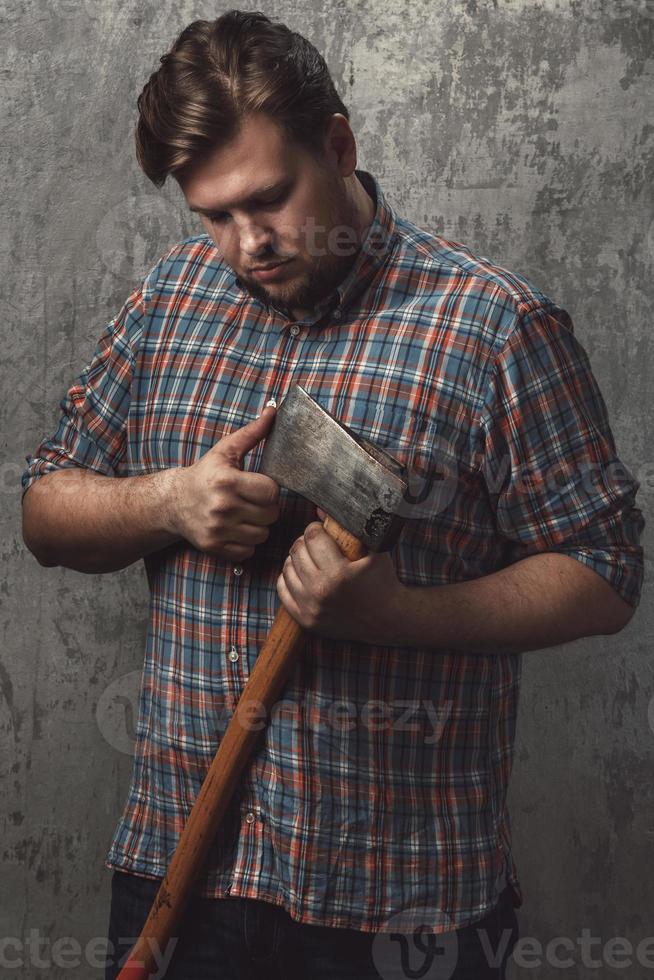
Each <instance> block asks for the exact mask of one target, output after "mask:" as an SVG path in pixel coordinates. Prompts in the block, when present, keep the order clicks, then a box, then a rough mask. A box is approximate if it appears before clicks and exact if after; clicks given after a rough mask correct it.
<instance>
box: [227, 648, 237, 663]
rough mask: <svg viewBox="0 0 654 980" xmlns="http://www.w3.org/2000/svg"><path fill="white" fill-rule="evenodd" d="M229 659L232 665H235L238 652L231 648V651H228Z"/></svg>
mask: <svg viewBox="0 0 654 980" xmlns="http://www.w3.org/2000/svg"><path fill="white" fill-rule="evenodd" d="M229 659H230V660H231V662H232V663H233V664H235V663H236V661H237V660H238V650H237V649H236V647H232V649H231V650H230V651H229Z"/></svg>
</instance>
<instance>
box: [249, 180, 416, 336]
mask: <svg viewBox="0 0 654 980" xmlns="http://www.w3.org/2000/svg"><path fill="white" fill-rule="evenodd" d="M355 174H356V175H357V177H358V178H359V180H360V181H361V183H362V184H363V186H364V187H365V189H366V190H367V191H368V193H369V194H370V196H371V197H372V198H373V200H374V201H375V213H374V216H373V219H372V221H371V223H370V225H369V227H368V230H367V232H366V235H365V238H364V239H363V242H362V243H361V248H360V249H359V251H358V252H357V255H356V258H355V260H354V263H353V265H352V267H351V269H350V271H349V272H348V273H347V275H346V276H345V278H344V279H343V280H341V282H340V283H339V285H338V286H337V287H336V288H335V289H334V291H333V292H332V293H331V294H330V295H329V296H328V297H326V298H325V299H323V300H322V301H321V302H320V303H318V304H316V306H315V307H314V310H313V312H312V314H311V315H310V317H308V318H307V319H308V320H310V321H312V322H313V321H315V320H318V319H320V318H321V317H323V316H324V315H325V313H326V312H328V311H329V312H330V313H332V314H333V313H334V312H335V311H336V310H337V309H338V310H339V311H344V310H345V309H346V308H347V307H348V306H350V305H351V303H352V302H353V301H354V299H356V297H357V296H358V295H359V294H360V293H361V292H362V291H363V290H364V289H365V288H366V286H367V285H368V284H369V283H370V281H371V280H372V278H373V277H374V275H375V273H376V272H377V271H378V270H379V269H380V268H381V266H383V265H384V264H385V262H386V261H387V259H388V257H389V255H390V253H391V251H392V250H393V246H394V244H395V242H396V241H397V239H398V237H399V232H398V227H397V222H398V218H397V213H396V212H395V210H394V209H393V208H392V207H391V205H390V204H389V203H388V201H387V199H386V196H385V195H384V192H383V191H382V189H381V187H380V185H379V182H378V181H377V180H376V178H375V177H374V176H373V175H372V174H370V173H368V171H366V170H355ZM234 285H235V286H237V287H238V288H239V289H241V290H242V291H243V292H247V290H245V288H244V286H243V284H242V283H241V280H240V279H239V278H238V277H237V276H236V275H235V276H234Z"/></svg>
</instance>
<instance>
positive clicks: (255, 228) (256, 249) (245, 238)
mask: <svg viewBox="0 0 654 980" xmlns="http://www.w3.org/2000/svg"><path fill="white" fill-rule="evenodd" d="M240 236H241V237H240V246H241V251H242V252H245V254H246V255H249V256H251V257H252V258H256V256H258V255H260V254H261V253H262V252H267V251H268V250H269V249H272V248H273V246H274V243H275V235H274V232H273V230H272V229H271V228H264V227H263V226H262V225H257V224H248V225H247V226H245V227H243V228H241V230H240Z"/></svg>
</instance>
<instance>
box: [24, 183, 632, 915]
mask: <svg viewBox="0 0 654 980" xmlns="http://www.w3.org/2000/svg"><path fill="white" fill-rule="evenodd" d="M357 173H358V176H359V177H360V179H361V180H363V181H364V183H365V184H366V186H367V187H368V189H369V190H370V192H371V193H372V194H373V195H374V197H375V199H376V213H375V217H374V220H373V223H372V225H371V227H370V229H369V231H368V235H367V237H366V239H365V241H364V243H363V246H362V248H361V251H360V252H359V253H358V255H357V257H356V260H355V262H354V264H353V267H352V269H351V271H350V273H349V274H348V275H347V277H346V278H345V279H344V280H343V281H342V283H341V284H340V286H339V288H338V289H337V290H335V291H334V292H333V293H332V294H331V295H330V296H329V297H327V298H326V300H325V301H324V302H323V303H321V304H320V305H319V306H317V307H316V308H315V310H314V313H313V315H312V316H311V317H309V318H307V319H305V320H301V321H298V322H296V323H293V322H291V321H290V320H289V319H288V317H287V316H286V315H285V314H284V312H283V311H281V310H279V309H277V308H276V307H274V306H266V305H265V304H263V303H262V302H260V301H259V300H257V299H254V298H252V297H251V296H250V294H248V293H247V291H246V290H245V289H244V288H243V287H242V285H241V283H240V281H239V279H238V278H237V276H236V275H235V273H234V271H233V270H232V269H231V268H230V267H229V266H227V265H226V264H225V263H224V262H223V261H222V260H221V259H220V257H219V255H218V253H217V251H216V249H215V247H214V245H213V243H212V241H211V239H210V238H209V237H208V236H207V235H206V234H202V235H198V236H194V237H191V238H188V239H186V240H184V241H182V242H181V243H178V244H176V245H175V246H174V247H173V248H172V249H170V250H169V251H168V252H167V254H165V255H164V256H163V257H162V258H161V259H160V261H159V262H158V263H157V264H156V265H155V266H154V267H153V269H152V270H151V271H150V272H149V274H148V275H147V276H146V277H145V278H144V279H143V281H142V282H141V283H139V285H138V286H137V288H135V289H134V290H133V292H132V293H131V295H130V296H129V297H128V299H127V300H126V301H125V304H124V306H123V307H122V309H121V310H120V312H119V313H118V314H117V315H116V316H115V317H114V319H112V320H111V322H110V323H109V324H108V326H107V328H106V330H105V331H104V333H103V335H102V336H101V338H100V340H99V343H98V346H97V349H96V351H95V354H94V356H93V358H92V360H91V361H90V363H89V364H88V366H87V367H86V368H85V369H84V370H83V371H82V373H81V374H80V375H79V378H78V379H77V380H76V381H75V383H74V384H73V385H72V386H71V387H70V389H69V391H68V392H67V394H66V395H65V396H64V398H63V399H62V401H61V408H62V411H63V414H62V416H61V420H60V422H59V427H58V429H57V431H56V433H55V435H54V436H53V437H52V438H46V439H44V440H43V442H42V443H41V445H40V446H39V447H38V449H37V450H36V452H35V455H34V456H32V457H27V462H28V469H27V470H26V472H25V473H24V476H23V481H22V482H23V489H24V490H26V489H27V488H28V487H29V486H30V485H31V483H33V482H34V481H35V480H36V479H38V478H39V477H40V476H42V475H43V474H46V473H49V472H51V471H53V470H57V469H60V468H62V467H67V466H81V467H88V468H90V469H91V470H94V471H96V472H97V473H101V474H105V475H107V476H116V477H121V476H128V475H129V476H133V475H138V474H144V473H151V472H153V471H155V470H161V469H164V468H168V467H176V466H188V465H190V464H192V463H193V462H195V461H196V460H197V459H199V458H200V457H201V456H202V454H203V453H205V452H206V451H207V450H208V449H209V448H210V447H211V446H213V445H214V444H215V443H216V442H217V440H219V439H220V438H221V437H222V436H224V435H226V434H227V433H229V432H232V431H233V430H235V429H237V428H240V427H241V426H243V425H245V424H246V423H247V422H249V421H251V420H253V419H254V418H256V416H257V415H258V414H259V413H260V412H261V411H262V410H263V408H264V406H265V404H266V402H267V401H268V400H269V399H270V398H275V399H276V400H277V402H278V403H279V402H280V400H281V399H282V398H283V397H284V395H285V394H286V392H287V391H288V390H289V388H290V387H291V386H292V385H294V384H295V383H300V384H302V385H303V386H304V387H305V388H306V389H307V390H308V391H309V392H310V394H311V395H312V396H313V397H314V398H315V399H316V400H317V401H319V402H320V403H321V404H322V405H323V406H324V407H325V408H326V409H328V410H329V411H330V412H332V413H333V414H334V415H335V416H336V417H337V418H338V419H340V420H342V421H343V422H344V423H346V424H347V425H348V426H350V427H351V428H352V429H353V430H354V431H356V432H357V433H360V434H361V435H363V436H365V437H366V438H368V439H369V440H371V441H373V442H375V443H378V444H379V445H381V446H385V447H386V448H387V450H388V451H389V452H391V453H392V454H394V455H395V456H396V458H397V459H399V460H400V461H401V462H403V463H404V464H406V465H407V467H409V469H410V472H411V478H410V484H409V485H410V490H411V496H412V503H410V504H409V505H408V506H407V521H406V524H405V527H404V530H403V532H402V536H401V537H400V539H399V542H398V543H397V545H396V546H395V547H394V549H393V550H392V552H391V557H392V558H393V561H394V564H395V568H396V571H397V575H398V577H399V579H400V580H401V581H402V582H403V583H405V584H407V585H414V586H438V585H442V584H446V583H452V582H463V581H466V580H469V579H475V578H478V577H479V576H483V575H489V574H491V573H492V572H494V571H496V570H498V569H501V568H503V567H505V566H506V565H509V564H511V563H513V562H515V561H518V560H519V559H521V558H524V557H526V556H527V555H531V554H534V553H537V552H543V551H557V552H560V553H563V554H566V555H570V556H571V557H572V558H574V559H576V560H577V561H580V562H582V563H583V564H584V565H586V566H588V567H589V568H592V569H594V570H595V571H596V572H597V573H598V574H599V575H601V576H602V577H603V578H605V579H606V580H607V582H609V583H610V584H611V585H612V586H613V588H615V589H616V591H617V592H618V593H619V594H620V595H621V596H623V597H624V599H626V601H627V602H628V603H629V604H631V605H633V606H635V605H637V603H638V601H639V596H640V588H641V579H642V573H643V554H642V549H641V548H640V546H639V544H638V542H639V537H640V534H641V532H642V529H643V526H644V521H643V518H642V515H641V512H640V510H638V509H637V508H636V507H635V506H634V500H635V492H636V490H637V488H638V483H637V482H636V481H635V480H634V479H633V478H632V477H631V476H630V474H629V473H628V471H627V470H626V469H625V467H624V466H623V465H622V464H621V463H620V461H619V460H618V458H617V456H616V450H615V445H614V440H613V436H612V434H611V430H610V428H609V422H608V419H607V414H606V408H605V405H604V402H603V399H602V396H601V394H600V391H599V390H598V386H597V383H596V381H595V379H594V377H593V374H592V372H591V367H590V364H589V361H588V357H587V355H586V353H585V351H584V350H583V348H582V347H581V345H580V344H579V342H578V340H577V339H576V337H575V336H574V334H573V328H572V324H571V321H570V318H569V317H568V315H567V313H566V312H565V311H564V310H562V309H561V308H560V307H557V306H556V305H555V304H554V303H553V302H552V301H551V300H549V299H548V298H547V297H546V296H544V295H543V294H542V293H541V292H539V291H538V290H537V289H536V288H535V287H534V286H533V285H532V284H531V283H529V282H528V281H527V280H526V279H524V278H523V277H521V276H519V275H516V274H514V273H511V272H509V271H507V270H506V269H502V268H499V267H498V266H496V265H493V264H491V263H490V262H489V260H488V259H486V258H482V257H479V256H476V255H474V254H473V253H472V252H471V251H470V250H469V249H468V248H466V247H465V246H464V245H462V244H459V243H456V242H452V241H448V240H445V239H443V238H441V237H438V236H435V235H433V234H430V233H429V232H427V231H425V230H422V229H420V228H418V227H416V226H415V225H413V224H411V223H410V222H408V221H407V220H404V219H403V218H401V217H399V216H398V214H397V213H396V212H395V211H394V210H393V208H392V207H391V206H390V204H389V203H388V201H387V199H386V198H385V196H384V194H383V193H382V190H381V188H380V186H379V183H378V182H377V181H376V180H375V179H374V178H373V177H372V176H371V175H370V174H367V173H366V172H363V171H358V172H357ZM262 449H263V445H259V446H257V447H256V448H255V449H254V450H253V451H252V452H251V453H249V454H248V455H246V457H245V460H244V469H249V470H256V469H257V466H258V463H259V461H260V458H261V452H262ZM280 506H281V515H280V519H279V521H278V522H277V523H276V524H275V525H273V526H272V527H271V533H270V536H269V538H268V539H267V540H266V541H265V542H264V543H263V544H261V545H259V546H258V547H257V549H256V551H255V553H254V555H253V556H252V557H251V558H250V559H248V560H246V561H242V562H240V563H234V562H233V561H229V560H221V559H219V558H216V557H212V556H210V555H208V554H205V553H202V552H200V551H198V550H196V549H195V548H194V547H192V546H190V545H189V544H188V543H187V542H185V541H180V542H179V543H176V544H174V545H172V546H170V547H166V548H163V549H162V550H160V551H158V552H155V553H153V554H150V555H148V556H147V557H146V558H145V559H144V562H145V568H146V572H147V577H148V582H149V586H150V590H151V603H150V617H149V627H148V633H147V640H146V648H145V658H144V666H143V678H142V686H141V691H140V702H139V716H138V723H137V729H136V731H137V739H136V746H135V758H134V767H133V778H132V782H131V786H130V789H129V793H128V797H127V800H126V803H125V807H124V812H123V814H122V818H121V820H120V821H119V824H118V826H117V829H116V832H115V835H114V838H113V840H112V842H111V845H110V849H109V851H108V854H107V860H106V863H107V867H108V868H121V869H125V870H128V871H131V872H134V873H136V874H143V875H146V876H163V874H164V873H165V871H166V867H167V864H168V862H169V860H170V858H171V856H172V854H173V852H174V850H175V846H176V843H177V840H178V838H179V834H180V832H181V830H182V827H183V825H184V822H185V820H186V818H187V816H188V813H189V810H190V807H191V805H192V803H193V800H194V798H195V796H196V794H197V793H198V790H199V789H200V786H201V783H202V780H203V778H204V775H205V774H206V772H207V769H208V767H209V765H210V762H211V760H212V758H213V755H214V753H215V751H216V748H217V745H218V742H219V739H220V734H221V732H222V731H224V728H225V725H226V724H227V722H228V721H229V718H230V716H231V714H232V712H233V710H234V706H235V704H236V702H237V701H238V698H239V695H240V693H241V691H242V690H243V686H244V684H245V682H246V680H247V678H248V676H249V674H250V672H251V670H252V668H253V666H254V663H255V660H256V657H257V652H258V650H259V649H260V648H261V646H262V644H263V642H264V640H265V637H266V635H267V633H268V630H269V628H270V626H271V624H272V621H273V618H274V615H275V612H276V609H277V607H278V605H279V599H278V596H277V591H276V581H277V578H278V576H279V574H280V571H281V567H282V564H283V562H284V559H285V557H286V555H287V553H288V549H289V548H290V545H291V544H292V542H293V541H294V540H295V539H296V538H297V537H299V536H300V535H301V534H302V532H303V530H304V528H305V527H306V525H307V524H308V523H309V522H310V521H312V520H315V509H314V507H313V505H312V504H310V503H309V502H307V501H306V500H304V499H302V498H300V497H298V496H297V495H295V494H293V493H290V492H288V491H285V490H283V489H282V491H281V493H280ZM544 587H545V584H544ZM434 639H435V643H436V645H435V646H434V647H433V648H432V647H429V648H428V647H424V648H416V647H395V646H391V645H388V646H372V645H369V644H361V643H351V642H343V641H334V640H328V639H324V638H320V637H318V636H316V635H311V634H309V635H308V637H307V642H306V644H305V647H304V649H303V652H302V653H301V654H300V656H299V659H298V662H297V666H296V668H295V670H294V673H293V674H292V675H291V679H290V681H289V683H288V686H287V688H286V690H285V694H284V700H283V702H281V703H280V704H279V705H277V707H276V710H275V711H274V713H273V717H272V719H271V720H270V724H269V726H268V727H267V729H266V731H265V734H264V735H262V738H261V742H260V744H259V748H258V750H257V752H256V755H255V756H254V758H253V761H252V764H251V765H250V766H249V768H248V769H247V771H246V773H245V775H244V777H243V778H242V780H241V784H240V791H239V793H238V794H237V796H236V797H235V799H234V800H233V803H232V806H231V808H230V811H229V814H228V817H227V819H226V820H225V821H224V823H223V824H222V825H221V827H220V828H219V829H218V831H217V834H216V838H215V842H214V844H213V846H212V849H211V852H210V858H209V861H208V863H207V866H206V872H205V873H203V876H202V879H201V881H200V882H199V883H198V887H199V888H200V889H201V891H202V894H204V895H209V896H223V895H226V894H231V895H232V896H244V897H252V898H259V899H265V900H267V901H269V902H273V903H277V904H280V905H282V906H284V907H285V908H286V909H287V911H288V912H289V913H290V915H291V916H292V917H293V918H294V919H296V920H299V921H301V922H305V923H309V924H314V925H322V926H331V927H341V928H351V929H358V930H363V931H371V932H372V931H376V930H378V929H379V928H381V927H382V925H383V923H385V922H386V920H388V919H389V917H390V916H392V915H393V914H395V913H397V912H399V911H400V910H403V909H407V908H409V907H412V906H413V907H418V906H419V907H422V908H425V907H426V908H430V909H434V910H435V911H434V918H435V919H437V918H440V917H442V921H449V923H450V926H451V927H461V926H464V925H466V924H468V923H470V922H473V921H475V920H477V919H479V918H481V917H482V916H483V915H484V914H485V913H486V912H487V911H488V910H489V909H490V908H491V907H492V905H493V904H494V903H495V901H496V900H497V898H498V894H499V892H500V890H501V889H502V887H504V885H505V882H506V881H507V880H508V881H509V883H510V884H511V885H512V887H513V890H514V893H515V897H514V901H515V904H517V905H519V904H521V901H522V893H521V889H520V885H519V882H518V878H517V874H516V867H515V863H514V860H513V856H512V852H511V834H510V823H509V814H508V812H507V808H506V792H507V783H508V780H509V775H510V772H511V764H512V754H513V743H514V732H515V724H516V713H517V703H518V692H519V682H520V668H521V656H520V655H519V654H509V653H498V654H493V655H484V654H482V653H478V652H474V651H470V652H461V651H448V650H447V649H439V648H438V646H437V642H438V637H437V636H435V637H434Z"/></svg>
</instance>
